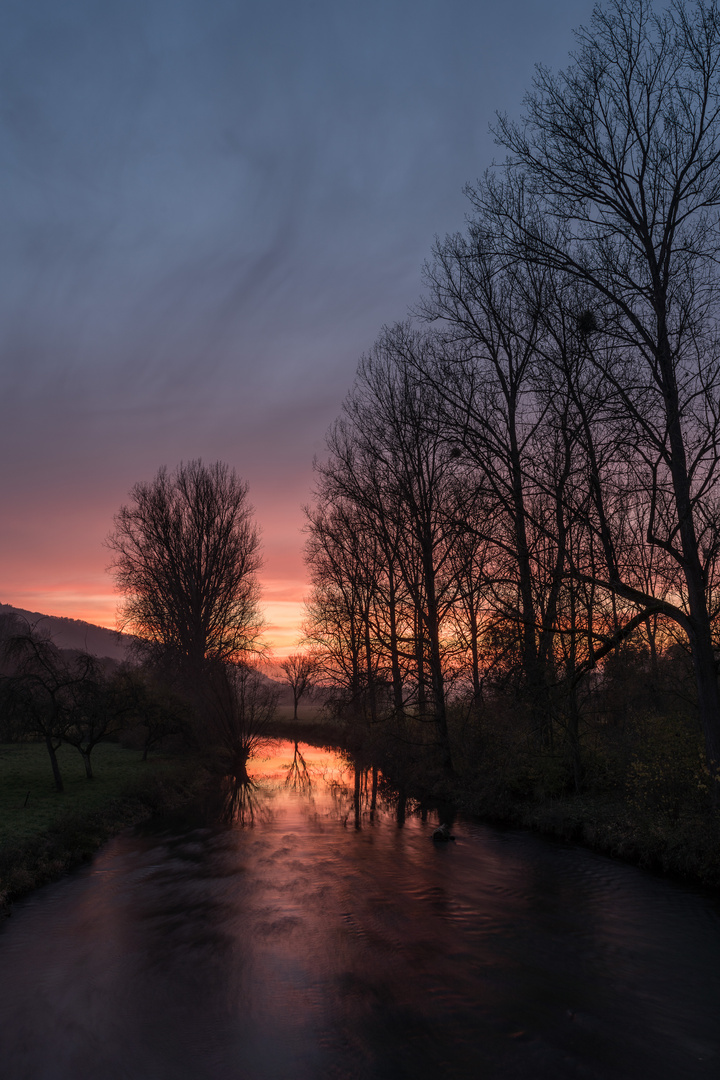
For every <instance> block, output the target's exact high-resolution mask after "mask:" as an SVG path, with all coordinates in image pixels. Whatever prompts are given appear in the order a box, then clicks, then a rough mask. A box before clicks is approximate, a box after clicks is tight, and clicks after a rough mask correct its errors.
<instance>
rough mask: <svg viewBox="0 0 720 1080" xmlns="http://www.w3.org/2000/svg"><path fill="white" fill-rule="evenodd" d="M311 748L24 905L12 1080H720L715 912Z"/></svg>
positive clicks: (138, 836) (719, 919) (10, 1041)
mask: <svg viewBox="0 0 720 1080" xmlns="http://www.w3.org/2000/svg"><path fill="white" fill-rule="evenodd" d="M298 752H299V756H295V749H294V747H293V745H292V744H290V743H287V744H282V745H279V746H276V747H275V748H274V749H273V751H272V752H268V756H267V757H266V758H265V759H264V760H256V761H254V762H252V763H251V769H250V771H251V773H252V774H253V778H254V781H255V786H254V787H253V788H252V789H250V790H248V789H247V788H244V789H239V790H237V791H235V790H232V789H230V788H229V789H228V790H227V792H226V803H225V809H226V818H227V820H226V821H225V822H224V823H223V822H220V823H217V821H216V823H215V824H213V825H208V824H207V819H204V820H203V819H200V818H197V819H194V820H188V819H186V820H183V821H181V820H178V821H175V822H164V823H162V822H161V823H154V824H152V825H151V826H148V827H145V828H142V829H138V830H134V831H132V832H128V833H125V834H124V835H122V836H119V837H117V838H116V839H114V840H113V841H111V842H110V843H108V844H107V845H106V846H105V847H104V848H103V849H102V850H101V851H100V852H99V853H98V855H97V856H96V858H95V860H94V861H93V863H92V864H91V865H90V866H88V867H86V868H83V869H82V870H80V871H79V872H77V873H75V874H73V875H70V876H69V877H67V878H65V879H64V880H62V881H60V882H58V883H57V884H55V885H51V886H48V887H47V888H45V889H42V890H40V891H38V892H37V893H35V894H34V895H32V896H31V897H29V898H28V899H27V900H26V901H25V902H24V903H22V904H18V905H17V906H16V910H15V914H14V915H13V917H12V918H11V919H9V920H7V921H6V923H5V925H4V927H3V928H2V931H1V932H0V1077H2V1080H120V1078H127V1080H185V1078H188V1080H291V1078H292V1080H319V1078H323V1080H405V1078H407V1080H425V1078H428V1080H430V1078H432V1080H445V1078H465V1077H468V1078H469V1077H473V1078H475V1077H478V1078H483V1080H496V1078H497V1080H506V1078H514V1077H523V1078H525V1080H527V1078H529V1080H544V1078H546V1077H547V1078H548V1080H550V1078H552V1080H564V1078H566V1077H573V1078H574V1077H582V1078H607V1080H622V1078H628V1080H630V1078H633V1080H637V1078H638V1077H645V1076H648V1077H652V1078H653V1080H658V1078H668V1080H675V1078H683V1080H685V1078H694V1077H698V1078H699V1077H703V1078H705V1077H707V1078H712V1080H717V1078H718V1077H720V903H719V902H718V901H717V899H716V898H714V897H713V896H712V895H710V894H709V893H704V892H702V891H700V890H693V889H690V888H686V887H683V886H682V885H678V884H675V883H672V882H667V881H664V880H662V879H659V878H656V877H654V876H652V875H650V874H646V873H643V872H642V871H639V870H637V869H635V868H633V867H630V866H625V865H622V864H619V863H615V862H613V861H611V860H609V859H606V858H604V857H602V856H600V855H596V854H594V853H592V852H589V851H585V850H583V849H582V848H579V847H576V846H573V845H569V844H559V843H554V842H551V841H548V840H545V839H543V838H541V837H537V836H533V835H532V834H529V833H526V832H520V831H516V830H497V829H494V828H490V827H488V826H485V825H483V824H480V823H477V822H473V821H457V822H455V823H454V825H453V833H454V835H455V837H456V839H455V840H454V841H450V842H446V843H437V842H433V840H432V839H431V837H432V831H433V829H434V827H435V826H436V825H437V816H436V815H435V816H434V815H432V814H430V815H426V816H425V818H423V816H422V815H421V814H419V813H418V812H415V811H414V809H413V807H412V806H402V805H401V806H398V803H397V800H396V799H393V798H392V797H391V796H390V795H389V794H387V793H383V786H382V784H380V786H379V789H377V790H374V785H373V773H372V771H363V772H362V774H360V773H357V774H356V773H355V771H354V770H353V768H352V765H351V764H349V763H347V762H346V761H345V760H344V759H343V758H342V756H341V755H339V754H335V753H331V752H329V751H322V750H319V749H315V748H311V747H307V746H303V745H302V744H301V745H300V747H299V748H298Z"/></svg>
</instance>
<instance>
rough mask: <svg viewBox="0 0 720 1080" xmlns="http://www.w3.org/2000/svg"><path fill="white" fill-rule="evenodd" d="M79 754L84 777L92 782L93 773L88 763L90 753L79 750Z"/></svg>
mask: <svg viewBox="0 0 720 1080" xmlns="http://www.w3.org/2000/svg"><path fill="white" fill-rule="evenodd" d="M80 753H81V755H82V759H83V765H84V766H85V776H86V777H87V779H88V780H92V778H93V771H92V765H91V763H90V751H89V750H81V751H80Z"/></svg>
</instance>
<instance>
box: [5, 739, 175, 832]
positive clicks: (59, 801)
mask: <svg viewBox="0 0 720 1080" xmlns="http://www.w3.org/2000/svg"><path fill="white" fill-rule="evenodd" d="M141 756H142V755H141V754H140V753H139V752H138V751H137V750H124V749H123V748H122V747H120V746H118V745H117V744H116V743H101V744H100V745H99V746H96V747H95V750H94V751H93V754H92V763H93V772H94V773H95V778H94V779H93V780H88V779H87V778H86V776H85V767H84V765H83V762H82V758H81V757H80V754H79V753H78V752H77V750H75V749H74V748H73V747H70V746H63V747H61V748H60V750H59V751H58V762H59V765H60V771H61V773H62V777H63V782H64V785H65V791H64V792H62V793H60V792H57V791H55V785H54V782H53V776H52V770H51V766H50V758H49V756H48V752H47V750H46V748H45V746H44V744H42V743H0V847H2V846H4V845H5V844H7V843H14V842H16V841H23V840H29V839H32V838H33V837H37V836H41V835H42V834H43V833H45V832H46V831H47V830H48V829H49V828H51V827H52V826H53V825H56V824H57V823H58V821H60V820H62V819H63V818H65V817H67V816H68V815H70V814H72V815H75V814H84V813H86V812H91V811H93V810H98V809H100V808H102V807H103V806H105V805H107V804H108V803H109V802H111V801H112V800H113V799H116V798H118V797H120V796H121V795H123V794H124V793H125V792H126V791H127V790H128V789H130V788H131V787H133V786H135V785H137V784H138V783H142V782H143V781H144V780H145V779H146V778H147V779H150V778H151V777H152V776H155V775H158V774H162V773H163V772H165V771H167V769H168V767H169V764H170V763H168V761H167V760H166V759H163V758H151V759H150V760H149V761H146V762H143V761H142V760H141Z"/></svg>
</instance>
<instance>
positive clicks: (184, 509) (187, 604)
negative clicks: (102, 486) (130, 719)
mask: <svg viewBox="0 0 720 1080" xmlns="http://www.w3.org/2000/svg"><path fill="white" fill-rule="evenodd" d="M247 490H248V489H247V484H245V483H243V482H242V481H241V480H240V479H239V477H238V476H237V474H236V473H235V471H234V470H232V469H230V468H228V466H227V465H225V464H223V463H222V462H215V463H214V464H213V465H204V464H203V463H202V461H199V460H197V461H191V462H189V463H181V464H180V465H179V466H178V467H177V469H175V471H174V472H173V473H168V471H167V469H166V468H164V467H163V468H161V469H160V470H159V472H158V473H157V476H156V477H155V479H154V480H152V481H151V482H150V483H138V484H136V485H135V487H134V488H133V489H132V492H131V499H132V501H131V503H130V504H129V505H127V506H123V507H121V509H120V511H119V512H118V514H117V515H116V516H115V528H114V530H113V532H112V533H111V535H110V536H109V538H108V541H107V544H108V546H109V547H110V549H111V550H112V552H113V561H112V564H111V569H112V571H113V572H114V575H115V580H116V583H117V585H118V588H119V589H120V591H121V593H123V595H124V597H125V599H124V603H123V607H122V613H121V622H122V625H123V628H128V629H130V630H132V631H133V633H135V634H137V635H138V636H139V638H140V639H142V641H143V642H144V643H146V644H149V645H151V646H159V647H161V648H162V649H163V650H166V651H167V652H169V653H170V654H172V656H174V657H175V658H176V660H177V661H178V663H179V665H180V666H181V667H182V668H183V669H184V671H185V672H186V673H187V674H188V675H189V676H191V677H197V676H199V675H200V674H201V673H202V671H203V669H204V667H205V665H206V663H207V662H213V663H214V662H218V661H220V662H225V661H235V660H238V659H240V658H241V657H243V656H246V655H247V654H248V653H249V652H250V651H252V650H253V649H255V648H256V647H257V643H258V635H259V632H260V629H261V618H260V615H259V611H258V582H257V571H258V569H259V567H260V555H259V536H258V531H257V528H256V526H255V524H254V522H253V519H252V507H251V506H250V505H249V504H248V501H247Z"/></svg>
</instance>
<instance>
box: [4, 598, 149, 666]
mask: <svg viewBox="0 0 720 1080" xmlns="http://www.w3.org/2000/svg"><path fill="white" fill-rule="evenodd" d="M11 613H13V614H15V615H21V616H22V617H23V618H24V619H26V620H27V622H28V623H30V625H31V626H34V625H35V624H36V623H37V624H39V625H38V629H40V628H42V629H43V630H44V631H47V633H48V634H49V635H50V636H51V637H52V639H53V641H54V642H55V644H56V645H57V646H58V648H59V649H81V650H82V651H84V652H89V653H92V654H93V655H94V656H100V657H110V658H111V659H112V660H119V661H122V660H126V659H128V654H129V651H130V644H131V642H132V637H131V636H130V635H129V634H118V633H117V632H116V631H115V630H108V629H107V627H105V626H95V625H94V623H88V622H84V621H83V620H82V619H67V618H64V617H62V616H59V615H43V614H42V613H41V612H39V611H26V610H25V609H24V608H18V607H13V605H12V604H0V615H7V614H11Z"/></svg>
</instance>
